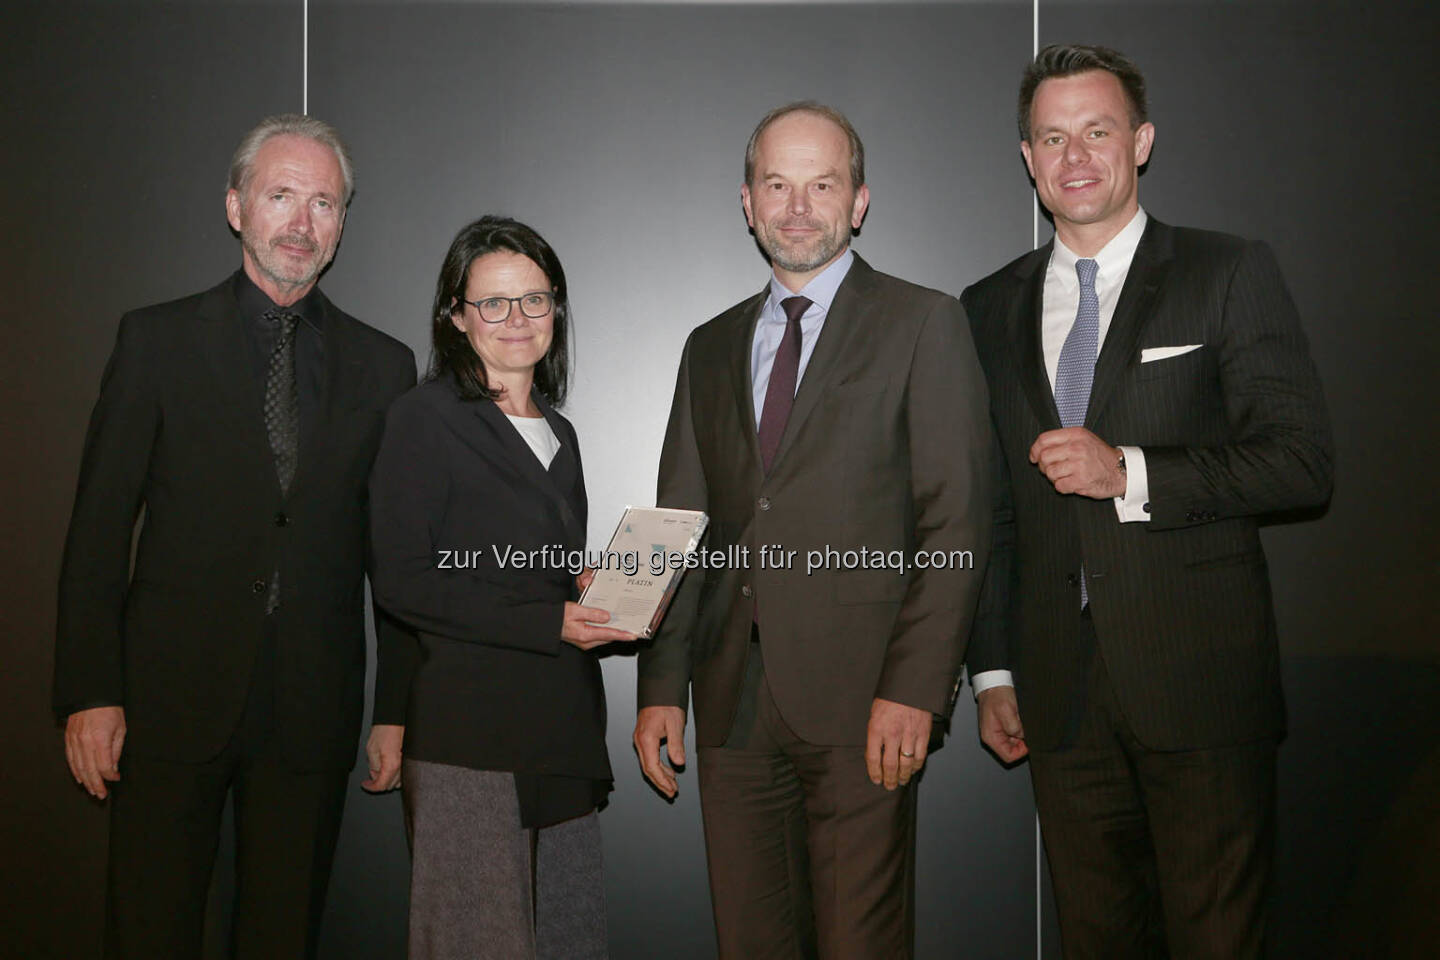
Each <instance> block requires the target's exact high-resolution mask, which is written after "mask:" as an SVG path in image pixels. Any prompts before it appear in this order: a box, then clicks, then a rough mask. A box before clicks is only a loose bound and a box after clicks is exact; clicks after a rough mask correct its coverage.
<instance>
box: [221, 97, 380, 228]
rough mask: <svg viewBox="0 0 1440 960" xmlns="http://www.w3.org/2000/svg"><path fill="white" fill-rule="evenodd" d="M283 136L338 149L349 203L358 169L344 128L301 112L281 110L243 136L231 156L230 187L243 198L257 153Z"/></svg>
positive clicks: (346, 202)
mask: <svg viewBox="0 0 1440 960" xmlns="http://www.w3.org/2000/svg"><path fill="white" fill-rule="evenodd" d="M283 136H292V137H305V138H307V139H310V140H314V141H315V142H316V143H320V144H323V145H325V146H327V147H329V148H330V149H331V150H332V151H333V152H334V154H335V159H336V160H337V161H339V163H340V174H341V176H343V177H344V178H345V201H344V204H345V205H346V206H349V204H350V198H351V196H353V195H354V193H355V171H354V168H353V167H351V165H350V151H349V150H348V149H346V147H345V141H344V140H341V139H340V132H339V131H338V130H336V129H335V128H334V127H332V126H330V124H328V123H326V122H325V121H324V120H317V119H316V118H314V117H309V116H305V115H304V114H300V113H277V114H275V115H274V116H272V117H266V118H265V119H263V120H261V121H260V122H259V123H257V124H256V125H255V126H254V127H253V128H252V129H251V130H250V132H249V133H247V134H245V136H243V137H241V138H240V145H239V146H238V147H236V148H235V155H234V156H233V157H231V159H230V178H229V180H228V181H227V182H226V184H225V186H226V188H227V189H229V190H234V191H235V192H237V193H239V194H240V196H241V197H242V198H243V197H244V196H245V191H246V189H247V188H248V187H249V186H250V177H251V176H252V175H253V174H254V172H255V155H256V154H257V153H259V152H260V148H261V147H263V146H264V145H265V141H267V140H269V139H270V138H271V137H283Z"/></svg>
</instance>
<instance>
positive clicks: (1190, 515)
mask: <svg viewBox="0 0 1440 960" xmlns="http://www.w3.org/2000/svg"><path fill="white" fill-rule="evenodd" d="M1199 519H1200V515H1199V514H1197V513H1196V512H1195V511H1194V510H1186V511H1185V522H1186V523H1194V522H1195V521H1196V520H1199Z"/></svg>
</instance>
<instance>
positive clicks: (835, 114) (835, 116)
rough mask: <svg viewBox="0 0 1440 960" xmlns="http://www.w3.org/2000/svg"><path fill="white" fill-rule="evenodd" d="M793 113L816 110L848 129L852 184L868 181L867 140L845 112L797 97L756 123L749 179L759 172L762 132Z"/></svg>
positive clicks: (747, 160)
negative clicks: (758, 163)
mask: <svg viewBox="0 0 1440 960" xmlns="http://www.w3.org/2000/svg"><path fill="white" fill-rule="evenodd" d="M792 113H813V114H815V115H816V116H821V117H824V118H825V119H826V120H829V121H830V122H831V123H833V124H835V126H837V127H839V128H840V129H841V130H842V131H844V133H845V137H846V139H847V140H849V141H850V186H852V187H855V188H857V189H858V188H859V187H860V186H862V185H863V184H864V183H865V144H863V143H861V142H860V134H858V133H856V132H855V128H854V127H853V126H851V124H850V121H849V120H848V119H846V117H845V114H843V113H841V112H840V111H839V110H836V109H835V108H834V107H829V106H826V105H825V104H823V103H820V102H819V101H818V100H796V101H795V102H794V103H787V104H785V106H783V107H776V108H775V109H774V110H771V111H770V112H769V113H767V114H765V116H764V118H763V119H761V121H760V122H759V123H758V124H756V125H755V132H754V133H752V134H750V142H749V143H747V144H746V145H745V182H746V183H749V182H750V178H751V177H753V176H754V175H755V154H756V151H757V149H758V145H759V143H760V135H761V134H763V133H764V132H765V131H766V130H767V129H769V127H770V124H772V123H774V122H775V121H776V120H779V119H780V118H781V117H786V116H789V115H790V114H792Z"/></svg>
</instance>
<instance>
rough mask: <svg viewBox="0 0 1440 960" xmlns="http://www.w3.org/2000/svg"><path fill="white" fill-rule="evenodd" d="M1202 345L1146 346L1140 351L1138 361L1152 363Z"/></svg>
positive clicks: (1179, 354) (1196, 348) (1197, 348)
mask: <svg viewBox="0 0 1440 960" xmlns="http://www.w3.org/2000/svg"><path fill="white" fill-rule="evenodd" d="M1203 346H1205V344H1203V343H1187V344H1186V345H1185V346H1183V347H1146V348H1145V349H1143V350H1141V351H1140V362H1141V363H1152V362H1154V361H1156V360H1169V359H1170V358H1171V357H1178V356H1181V355H1182V354H1186V353H1189V352H1190V351H1191V350H1199V349H1200V348H1201V347H1203Z"/></svg>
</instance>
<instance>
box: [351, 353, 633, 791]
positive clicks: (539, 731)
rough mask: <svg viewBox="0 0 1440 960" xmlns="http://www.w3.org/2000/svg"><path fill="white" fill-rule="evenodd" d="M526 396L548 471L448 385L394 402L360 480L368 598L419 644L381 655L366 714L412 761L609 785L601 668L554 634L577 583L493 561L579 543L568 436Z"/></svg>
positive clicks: (574, 466) (578, 493) (574, 448)
mask: <svg viewBox="0 0 1440 960" xmlns="http://www.w3.org/2000/svg"><path fill="white" fill-rule="evenodd" d="M533 396H534V398H535V402H536V404H537V405H538V406H539V407H540V410H541V411H542V412H543V413H544V415H545V419H546V420H547V421H548V422H549V424H550V428H551V429H552V430H554V431H555V436H556V437H557V438H559V440H560V450H559V452H558V453H556V455H555V459H554V460H553V461H552V462H551V464H550V469H549V470H548V471H547V470H545V469H544V468H543V467H541V465H540V461H539V460H538V459H537V458H536V457H535V454H534V452H532V451H531V449H530V447H529V446H527V445H526V443H525V441H524V439H523V438H522V437H521V436H520V434H519V432H518V431H517V430H516V429H515V427H514V426H512V425H511V423H510V421H509V420H507V419H506V418H505V415H504V414H503V413H501V411H500V408H499V407H497V406H496V405H495V404H494V403H493V402H491V401H489V400H480V401H465V400H462V399H461V398H460V396H459V394H458V393H457V392H456V390H455V386H454V383H453V381H452V380H451V379H450V378H449V377H448V376H445V377H442V378H441V379H438V380H434V381H430V382H428V383H424V384H421V385H420V386H419V387H417V388H415V389H414V390H412V391H411V392H410V393H408V394H406V395H405V396H404V397H401V398H400V400H399V401H397V402H396V403H395V405H394V407H393V408H391V411H390V415H389V418H388V420H387V422H386V425H385V437H384V440H383V442H382V443H381V445H380V453H379V455H378V456H377V457H376V459H375V469H374V473H373V475H372V476H371V479H370V497H371V502H372V505H373V509H372V511H371V531H372V532H371V537H372V543H373V549H374V560H373V567H374V589H375V595H376V598H377V600H378V602H379V603H380V604H381V605H382V606H383V607H385V608H386V609H387V610H388V611H389V612H390V613H391V614H393V615H394V616H396V617H398V618H399V619H401V620H403V621H405V622H406V623H408V624H411V625H413V626H414V627H415V628H416V629H417V630H418V631H419V640H418V644H417V643H415V642H406V641H405V640H404V639H403V638H398V639H396V640H395V641H394V642H390V641H388V640H387V642H384V643H382V644H381V645H380V648H379V663H378V666H377V670H376V678H375V715H374V719H375V722H376V723H403V724H405V755H406V757H408V758H410V759H415V760H428V761H431V762H435V763H448V764H454V765H457V766H465V767H471V768H474V769H477V770H506V771H512V772H515V773H536V774H559V775H565V776H573V777H586V778H590V779H595V780H609V779H611V774H610V761H609V758H608V755H607V754H606V751H605V689H604V686H603V684H602V682H601V677H600V665H599V663H598V662H597V660H596V658H595V656H594V655H593V654H590V653H586V652H584V651H581V650H579V649H578V648H576V647H574V646H572V645H570V644H568V643H565V642H564V641H562V640H561V639H560V627H561V622H562V619H563V616H564V607H565V602H566V601H567V600H573V599H574V597H575V577H574V574H573V573H571V572H570V571H569V570H568V569H566V568H565V567H564V565H563V563H564V561H563V560H560V561H558V562H549V563H547V562H543V561H544V559H545V558H543V557H541V556H539V555H538V554H537V555H536V560H537V561H542V562H539V563H536V564H530V563H527V564H526V565H525V566H524V567H523V568H521V567H519V566H517V565H515V564H513V563H511V564H502V562H501V561H499V560H498V559H497V556H496V551H497V550H498V551H500V552H502V553H503V552H504V551H505V550H506V549H507V548H509V549H510V550H513V551H517V552H521V553H530V552H531V551H537V550H542V549H543V548H545V547H550V548H552V550H554V551H570V550H581V551H583V550H584V548H585V510H586V502H585V477H584V474H583V472H582V470H581V467H580V448H579V446H578V445H577V443H576V440H575V429H574V428H573V427H572V426H571V425H570V421H568V420H566V419H565V418H564V417H562V416H561V415H560V414H558V413H556V412H555V411H554V410H553V409H551V407H550V405H549V404H547V403H546V402H545V400H544V398H542V397H541V396H540V394H539V391H536V392H535V393H534V394H533Z"/></svg>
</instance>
